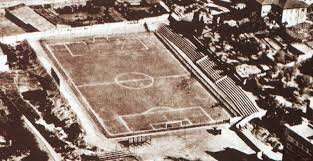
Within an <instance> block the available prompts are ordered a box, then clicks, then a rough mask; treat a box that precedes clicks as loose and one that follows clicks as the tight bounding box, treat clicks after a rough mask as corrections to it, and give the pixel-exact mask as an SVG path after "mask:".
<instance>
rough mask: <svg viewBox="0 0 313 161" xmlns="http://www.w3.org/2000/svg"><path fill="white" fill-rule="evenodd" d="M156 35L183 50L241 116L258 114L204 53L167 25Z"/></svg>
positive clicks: (246, 98)
mask: <svg viewBox="0 0 313 161" xmlns="http://www.w3.org/2000/svg"><path fill="white" fill-rule="evenodd" d="M156 34H158V35H160V36H161V37H164V38H166V39H167V40H169V41H170V42H171V43H173V44H174V45H175V46H177V47H178V48H179V49H180V50H182V51H183V52H184V53H185V54H186V55H187V56H188V58H190V60H191V61H192V62H193V63H194V64H195V65H197V66H198V67H199V69H201V71H202V72H203V73H204V74H205V75H206V76H207V77H208V78H209V79H210V80H211V81H212V82H213V83H215V84H216V86H217V87H218V88H219V89H220V90H221V91H223V93H225V95H226V96H227V97H229V100H230V101H231V102H232V103H233V104H234V105H235V106H236V107H232V108H234V110H235V111H236V112H237V113H238V114H239V115H241V116H248V115H251V114H253V113H255V112H258V108H257V107H256V106H255V105H254V104H253V103H252V101H251V100H250V99H249V98H248V96H247V95H246V94H245V93H244V91H243V90H242V89H241V88H240V87H238V85H236V83H235V82H234V81H233V80H232V79H231V78H230V77H228V76H227V75H225V74H223V73H224V71H223V70H221V69H218V68H217V67H218V65H217V64H216V63H215V61H213V60H211V59H210V58H209V57H208V56H205V55H204V54H203V53H202V52H198V51H197V48H196V47H195V46H193V44H191V43H189V42H188V41H187V40H186V39H184V38H183V37H182V36H180V35H179V34H177V33H174V32H172V31H171V29H169V28H168V27H167V26H165V25H161V26H160V27H159V28H158V30H157V31H156Z"/></svg>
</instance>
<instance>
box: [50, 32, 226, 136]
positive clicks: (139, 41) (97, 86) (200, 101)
mask: <svg viewBox="0 0 313 161" xmlns="http://www.w3.org/2000/svg"><path fill="white" fill-rule="evenodd" d="M44 44H45V47H46V48H47V50H48V51H49V54H51V55H52V56H54V59H56V60H57V63H58V64H57V65H58V66H61V67H62V69H63V70H64V72H65V75H66V76H64V77H69V79H70V80H71V82H72V84H73V85H74V86H75V89H74V90H77V91H78V93H80V96H79V97H83V98H84V99H85V100H86V102H85V104H86V105H88V106H91V108H92V109H93V110H94V112H95V113H96V115H97V116H98V119H99V121H100V122H101V124H102V126H103V127H104V129H105V131H106V132H107V133H108V134H109V135H122V134H136V133H142V132H150V131H159V130H167V129H178V128H185V127H189V126H199V125H207V124H210V123H214V122H217V121H222V120H226V119H229V115H228V114H227V112H226V111H225V110H224V109H223V107H221V106H220V104H219V103H218V101H217V100H216V99H215V98H213V97H212V96H211V95H210V93H209V92H208V91H206V89H204V88H203V87H202V85H201V84H200V83H199V82H198V81H197V80H195V79H194V78H192V77H191V75H190V73H189V72H188V71H187V70H186V69H185V68H184V67H183V66H182V65H181V64H180V62H179V61H178V60H177V59H176V58H175V57H174V56H173V55H172V54H171V53H170V52H169V51H168V50H167V49H166V48H165V46H164V45H163V44H162V43H161V42H160V41H159V40H158V39H157V37H156V36H155V35H154V34H153V33H149V32H145V33H132V34H127V35H112V36H107V37H93V38H85V39H72V40H66V41H64V40H63V41H61V40H60V41H59V40H49V41H45V43H44Z"/></svg>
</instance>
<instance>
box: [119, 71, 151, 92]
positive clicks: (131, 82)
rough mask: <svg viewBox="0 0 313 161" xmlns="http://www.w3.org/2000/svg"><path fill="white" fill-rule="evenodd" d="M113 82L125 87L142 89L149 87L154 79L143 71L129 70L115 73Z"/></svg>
mask: <svg viewBox="0 0 313 161" xmlns="http://www.w3.org/2000/svg"><path fill="white" fill-rule="evenodd" d="M114 82H115V83H116V84H118V85H119V86H121V87H124V88H127V89H144V88H149V87H151V86H152V85H153V83H154V79H153V77H151V76H149V75H147V74H144V73H140V72H129V73H122V74H119V75H117V76H116V77H115V78H114Z"/></svg>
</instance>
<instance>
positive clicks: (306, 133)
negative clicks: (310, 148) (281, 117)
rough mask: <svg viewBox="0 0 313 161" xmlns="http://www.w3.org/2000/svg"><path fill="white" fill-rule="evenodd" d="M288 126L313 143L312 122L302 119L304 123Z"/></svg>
mask: <svg viewBox="0 0 313 161" xmlns="http://www.w3.org/2000/svg"><path fill="white" fill-rule="evenodd" d="M287 127H288V128H289V129H290V130H291V131H293V132H295V133H297V134H298V135H299V136H301V137H303V138H305V139H306V140H308V141H310V142H311V143H313V125H312V124H310V123H309V122H308V121H302V124H298V125H294V126H290V125H287Z"/></svg>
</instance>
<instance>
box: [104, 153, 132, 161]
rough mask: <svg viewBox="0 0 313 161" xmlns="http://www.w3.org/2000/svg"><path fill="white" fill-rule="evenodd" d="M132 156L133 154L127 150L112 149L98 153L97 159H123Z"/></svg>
mask: <svg viewBox="0 0 313 161" xmlns="http://www.w3.org/2000/svg"><path fill="white" fill-rule="evenodd" d="M132 156H133V154H132V153H131V152H128V151H114V152H106V153H101V154H98V157H99V160H101V161H105V160H106V161H109V160H110V161H113V160H124V159H125V158H127V157H132Z"/></svg>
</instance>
